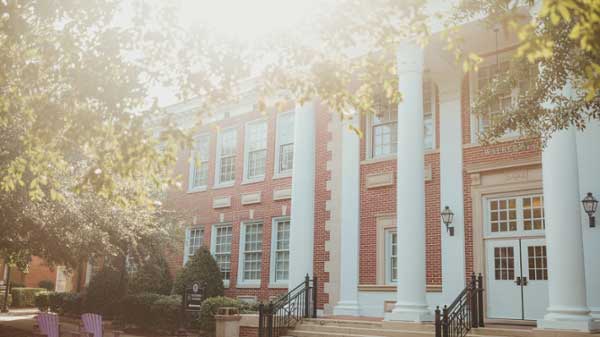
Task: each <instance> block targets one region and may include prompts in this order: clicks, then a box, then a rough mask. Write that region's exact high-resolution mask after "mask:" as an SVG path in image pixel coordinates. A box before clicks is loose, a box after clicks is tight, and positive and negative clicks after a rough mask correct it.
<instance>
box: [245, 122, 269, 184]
mask: <svg viewBox="0 0 600 337" xmlns="http://www.w3.org/2000/svg"><path fill="white" fill-rule="evenodd" d="M246 155H247V157H246V161H247V162H246V169H247V173H246V178H247V179H255V178H260V177H263V176H264V175H265V161H266V160H267V122H266V121H259V122H254V123H250V124H248V125H247V127H246Z"/></svg>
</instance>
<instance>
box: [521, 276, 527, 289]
mask: <svg viewBox="0 0 600 337" xmlns="http://www.w3.org/2000/svg"><path fill="white" fill-rule="evenodd" d="M521 283H522V284H523V286H524V287H525V286H526V285H527V276H523V279H522V280H521Z"/></svg>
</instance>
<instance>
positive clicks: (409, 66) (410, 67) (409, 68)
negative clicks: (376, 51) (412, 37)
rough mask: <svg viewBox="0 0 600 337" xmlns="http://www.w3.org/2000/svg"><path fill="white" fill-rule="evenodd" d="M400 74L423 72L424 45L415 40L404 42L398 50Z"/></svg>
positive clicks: (397, 59) (397, 57)
mask: <svg viewBox="0 0 600 337" xmlns="http://www.w3.org/2000/svg"><path fill="white" fill-rule="evenodd" d="M396 61H397V67H398V74H402V73H405V72H422V71H423V64H424V63H425V57H424V51H423V47H421V46H419V45H418V44H417V43H416V42H415V41H406V42H402V43H401V44H400V45H399V46H398V50H397V52H396Z"/></svg>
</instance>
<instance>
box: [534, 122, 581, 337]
mask: <svg viewBox="0 0 600 337" xmlns="http://www.w3.org/2000/svg"><path fill="white" fill-rule="evenodd" d="M542 174H543V184H544V212H545V216H546V247H547V248H546V250H547V258H548V295H549V296H548V304H549V306H548V309H547V313H546V315H545V316H544V319H543V320H540V321H538V327H539V328H543V329H568V330H580V331H590V330H591V329H592V326H593V325H592V317H591V315H590V310H589V308H588V306H587V301H586V285H585V270H584V260H583V238H582V234H581V216H580V211H581V210H580V207H581V202H580V199H581V194H580V193H579V173H578V168H577V144H576V139H575V128H574V127H570V128H569V129H566V130H562V131H559V132H556V133H554V135H552V139H550V141H549V142H548V144H547V147H546V148H545V149H544V151H543V153H542Z"/></svg>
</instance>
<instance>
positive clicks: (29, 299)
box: [10, 287, 46, 308]
mask: <svg viewBox="0 0 600 337" xmlns="http://www.w3.org/2000/svg"><path fill="white" fill-rule="evenodd" d="M45 291H46V289H44V288H14V287H13V288H12V289H11V290H10V293H11V295H12V306H13V307H15V308H29V307H35V295H37V294H38V293H41V292H45Z"/></svg>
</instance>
